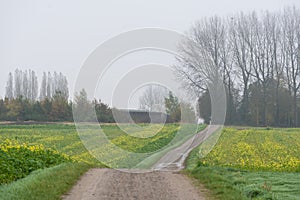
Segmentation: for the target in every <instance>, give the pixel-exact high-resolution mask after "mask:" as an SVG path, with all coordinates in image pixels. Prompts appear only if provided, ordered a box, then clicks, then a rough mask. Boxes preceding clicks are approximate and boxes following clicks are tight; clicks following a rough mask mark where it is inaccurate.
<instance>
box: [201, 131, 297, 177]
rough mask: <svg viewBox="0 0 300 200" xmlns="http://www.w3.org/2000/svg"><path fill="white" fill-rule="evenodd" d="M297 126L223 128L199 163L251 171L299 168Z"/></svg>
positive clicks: (293, 170) (295, 169)
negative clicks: (280, 127) (284, 127)
mask: <svg viewBox="0 0 300 200" xmlns="http://www.w3.org/2000/svg"><path fill="white" fill-rule="evenodd" d="M299 147H300V130H299V129H286V131H285V129H270V130H269V129H268V130H266V129H248V130H237V129H233V128H226V129H224V130H223V133H222V136H221V137H220V140H219V141H218V144H217V145H216V146H215V147H214V149H213V150H212V151H211V152H210V153H209V154H208V155H207V156H206V157H204V158H202V159H201V161H202V163H203V164H208V165H219V166H230V167H238V168H242V169H251V170H271V171H291V172H295V171H299V170H300V148H299Z"/></svg>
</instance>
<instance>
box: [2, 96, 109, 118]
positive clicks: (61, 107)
mask: <svg viewBox="0 0 300 200" xmlns="http://www.w3.org/2000/svg"><path fill="white" fill-rule="evenodd" d="M73 105H78V106H80V108H83V107H81V106H85V105H86V107H89V108H92V107H94V108H95V111H96V115H97V119H98V121H99V122H104V123H111V122H114V119H113V116H112V110H111V109H110V108H109V106H108V105H106V104H104V103H102V102H101V101H98V100H93V101H91V102H90V101H88V100H87V99H84V97H82V96H80V94H79V95H76V96H75V100H74V102H72V101H68V99H67V98H66V96H65V95H64V94H62V93H61V92H56V93H55V94H54V95H53V96H52V97H51V98H47V97H46V98H45V99H43V100H40V101H31V100H29V99H27V98H24V97H22V96H20V97H17V98H12V99H8V98H5V99H0V121H37V122H68V121H70V122H72V121H73V113H72V107H73ZM83 115H86V116H85V117H84V118H83V121H92V118H90V117H89V115H88V114H87V113H86V112H83Z"/></svg>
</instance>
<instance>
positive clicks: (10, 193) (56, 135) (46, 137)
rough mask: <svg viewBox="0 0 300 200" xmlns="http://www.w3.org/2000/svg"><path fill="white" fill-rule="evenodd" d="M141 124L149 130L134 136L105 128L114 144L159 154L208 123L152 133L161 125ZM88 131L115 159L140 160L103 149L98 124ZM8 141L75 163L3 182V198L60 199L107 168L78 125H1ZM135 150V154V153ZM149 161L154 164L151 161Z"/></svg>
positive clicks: (0, 131) (113, 127) (0, 188)
mask: <svg viewBox="0 0 300 200" xmlns="http://www.w3.org/2000/svg"><path fill="white" fill-rule="evenodd" d="M141 126H142V127H143V126H144V127H145V126H146V129H145V130H146V131H145V130H144V131H141V129H140V128H138V129H136V131H134V132H133V135H126V134H124V132H123V131H122V130H121V129H120V128H118V127H117V126H116V125H104V126H101V128H102V129H103V130H104V132H105V134H106V136H107V137H108V138H109V139H110V141H111V142H112V143H113V144H114V145H117V146H119V147H121V148H124V149H126V150H130V151H131V152H133V153H134V152H137V153H143V152H149V154H151V153H152V154H153V153H154V154H155V153H156V151H157V150H159V149H160V148H165V149H166V150H167V149H168V148H169V147H171V146H174V145H180V144H181V143H182V142H184V141H185V140H187V139H188V138H189V137H191V136H192V135H193V134H195V133H196V132H197V131H199V130H202V129H203V128H204V126H202V127H196V126H194V125H193V126H189V125H185V126H183V127H184V128H180V130H179V125H178V124H167V125H166V126H165V127H163V128H162V129H161V130H160V129H159V130H160V131H159V132H157V134H155V135H151V134H153V131H152V130H156V129H157V128H159V127H158V126H159V125H153V126H148V125H141ZM122 128H123V130H124V129H125V130H126V129H131V128H132V127H130V126H127V125H124V127H122ZM86 130H87V131H86V134H84V135H83V136H82V135H81V137H85V138H86V139H87V141H88V142H92V144H95V147H96V148H98V149H96V150H97V152H96V153H103V152H104V153H105V154H107V155H108V156H109V157H108V158H113V159H116V160H117V161H119V159H124V161H128V160H129V161H131V162H139V160H138V157H133V158H131V157H127V158H122V157H120V156H119V155H118V154H114V152H113V151H109V150H107V149H105V146H101V145H100V148H99V144H100V143H99V141H100V142H101V140H97V139H99V138H98V132H97V131H98V130H97V129H96V128H95V127H91V129H86ZM154 132H155V131H154ZM155 133H156V132H155ZM149 135H150V137H149ZM133 136H134V137H133ZM137 137H141V138H137ZM143 137H144V138H143ZM100 139H101V138H100ZM5 140H10V141H15V142H17V143H19V144H23V143H25V144H26V145H28V146H31V145H43V146H44V147H45V148H46V149H47V148H49V149H51V150H55V151H56V152H58V153H60V154H64V155H67V156H69V157H70V158H71V159H72V160H73V161H74V162H67V163H63V164H60V165H58V166H54V167H51V168H46V169H40V170H37V171H33V172H32V173H31V174H30V175H29V176H27V177H25V178H23V179H20V180H17V181H15V182H12V183H10V184H7V185H0V199H1V200H8V199H12V200H13V199H22V200H23V199H24V200H27V199H28V200H29V199H30V200H31V199H33V200H35V199H49V200H50V199H51V200H52V199H60V197H61V196H62V195H63V194H65V193H66V192H67V191H69V189H70V188H71V187H72V186H73V185H74V183H75V182H76V180H78V178H79V177H80V176H81V175H82V174H83V173H84V172H86V171H87V170H88V169H89V168H91V167H106V166H105V165H104V164H102V163H101V162H100V161H98V160H97V159H96V158H95V157H93V156H92V155H91V154H90V152H89V151H88V150H87V149H86V148H85V146H84V145H83V143H82V140H81V139H80V137H79V135H78V133H77V131H76V128H75V126H74V125H65V124H49V125H0V142H1V141H5ZM98 151H99V152H98ZM133 153H132V155H134V154H133ZM155 155H156V154H155ZM157 155H158V154H157ZM161 155H162V154H159V155H158V156H157V157H155V158H152V159H151V161H155V160H157V159H159V158H160V156H161ZM102 158H103V157H102ZM130 158H131V159H130ZM100 160H101V159H100ZM113 161H114V160H112V161H111V162H113ZM149 163H150V164H151V162H150V161H149ZM125 164H126V163H125ZM150 164H149V165H150ZM147 166H148V165H147ZM0 173H1V171H0Z"/></svg>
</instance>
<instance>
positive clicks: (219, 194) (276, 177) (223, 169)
mask: <svg viewBox="0 0 300 200" xmlns="http://www.w3.org/2000/svg"><path fill="white" fill-rule="evenodd" d="M262 134H264V133H262ZM282 134H283V135H282V136H281V135H278V136H277V138H278V137H279V136H280V137H282V138H283V137H288V136H287V134H284V133H282ZM221 137H223V138H221V139H220V140H219V142H218V144H217V146H216V147H215V149H220V146H221V147H223V149H224V148H225V146H226V145H225V143H224V142H223V141H224V136H223V135H222V136H221ZM260 137H261V135H260ZM280 143H284V144H286V143H287V142H286V141H283V142H280ZM227 144H228V143H227ZM218 146H219V147H218ZM227 146H228V145H227ZM231 146H232V145H231ZM231 146H228V147H231ZM199 150H200V148H196V149H194V150H193V151H192V152H191V154H190V155H189V157H188V159H187V161H186V170H185V173H186V174H188V175H189V176H191V177H193V178H195V179H197V180H198V181H199V182H200V183H202V184H203V185H204V186H205V187H206V188H207V189H209V190H210V193H211V195H210V196H211V197H212V199H222V200H243V199H260V200H277V199H278V200H281V199H284V200H296V199H300V173H297V172H282V171H280V172H279V171H277V172H276V171H267V170H261V169H259V168H258V169H257V170H250V169H243V168H239V167H237V166H235V167H228V166H218V165H216V164H214V165H210V164H209V163H207V164H205V163H204V162H203V160H201V159H199ZM293 150H294V151H299V149H297V148H294V149H293ZM223 151H226V149H225V150H223ZM220 152H221V150H220ZM262 153H264V152H262ZM212 156H213V155H212V154H208V158H212V159H213V158H215V157H212ZM270 158H271V159H273V157H270Z"/></svg>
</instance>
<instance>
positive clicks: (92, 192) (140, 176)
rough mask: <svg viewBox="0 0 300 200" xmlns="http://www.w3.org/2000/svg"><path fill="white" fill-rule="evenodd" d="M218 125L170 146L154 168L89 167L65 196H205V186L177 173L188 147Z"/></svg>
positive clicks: (180, 199)
mask: <svg viewBox="0 0 300 200" xmlns="http://www.w3.org/2000/svg"><path fill="white" fill-rule="evenodd" d="M218 129H219V126H208V127H207V128H206V129H205V130H203V131H201V132H200V133H198V134H196V135H195V136H194V137H193V138H191V139H189V140H188V141H186V142H185V143H184V144H182V145H181V146H179V147H177V148H175V149H172V150H170V151H169V152H168V153H167V154H165V155H164V156H163V157H162V158H160V159H159V160H158V161H157V163H155V164H154V166H153V167H152V169H153V170H155V171H154V172H150V173H149V172H148V173H141V171H130V170H127V171H129V172H123V171H118V170H113V169H91V170H90V171H89V172H87V173H86V174H85V175H84V176H83V177H82V178H81V180H79V182H78V183H77V184H76V185H75V186H74V187H73V189H72V190H71V191H70V193H69V194H67V195H66V196H64V198H63V199H65V200H96V199H97V200H99V199H100V200H133V199H134V200H204V199H205V189H203V188H202V189H201V188H198V187H197V188H195V186H194V185H193V184H192V182H191V180H190V179H189V178H187V177H186V176H184V175H183V174H180V173H178V171H180V170H181V169H183V168H184V161H185V159H186V157H187V156H188V154H189V153H190V151H191V150H192V149H193V148H195V147H196V146H198V145H199V144H200V143H202V142H203V141H204V140H205V139H206V138H207V137H209V136H210V135H211V134H212V133H214V132H215V131H216V130H218Z"/></svg>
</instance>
